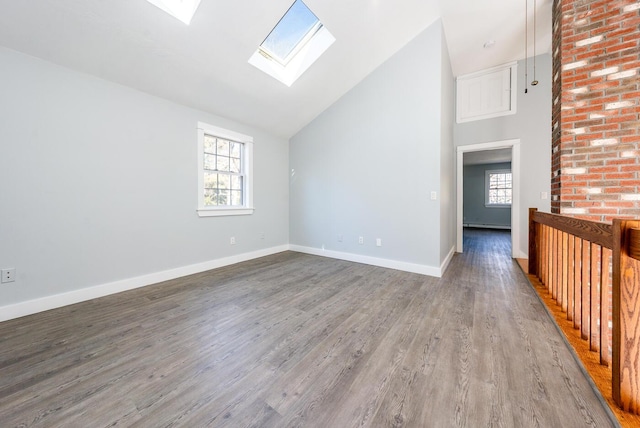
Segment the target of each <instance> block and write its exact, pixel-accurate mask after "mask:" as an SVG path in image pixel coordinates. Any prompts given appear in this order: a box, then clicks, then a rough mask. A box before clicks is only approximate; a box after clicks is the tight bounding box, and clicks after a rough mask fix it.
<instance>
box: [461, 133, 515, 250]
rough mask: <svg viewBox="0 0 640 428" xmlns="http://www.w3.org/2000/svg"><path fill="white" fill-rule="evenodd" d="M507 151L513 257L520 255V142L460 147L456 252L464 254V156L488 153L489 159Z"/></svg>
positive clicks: (511, 141) (510, 141) (512, 141)
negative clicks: (509, 166)
mask: <svg viewBox="0 0 640 428" xmlns="http://www.w3.org/2000/svg"><path fill="white" fill-rule="evenodd" d="M505 149H507V150H510V151H511V173H512V180H513V182H512V192H513V193H512V202H511V256H512V257H514V258H515V257H518V255H519V254H520V231H521V230H522V228H521V224H520V222H521V219H520V195H519V193H520V192H519V189H520V140H519V139H514V140H504V141H495V142H490V143H481V144H472V145H468V146H459V147H458V148H457V158H456V195H457V198H456V199H457V203H456V251H457V252H459V253H462V252H464V241H463V227H464V202H463V201H464V155H465V153H475V152H483V153H484V152H486V154H487V158H491V156H492V155H496V154H498V153H504V151H505Z"/></svg>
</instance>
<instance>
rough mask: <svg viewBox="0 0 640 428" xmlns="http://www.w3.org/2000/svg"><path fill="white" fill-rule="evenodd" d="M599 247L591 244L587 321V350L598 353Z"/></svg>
mask: <svg viewBox="0 0 640 428" xmlns="http://www.w3.org/2000/svg"><path fill="white" fill-rule="evenodd" d="M599 267H600V246H599V245H596V244H593V243H592V244H591V281H590V283H591V284H590V287H591V305H590V308H589V320H590V322H591V327H590V330H591V331H590V333H591V335H590V336H589V349H591V350H592V351H594V352H598V351H600V326H599V325H598V321H599V318H600V271H599Z"/></svg>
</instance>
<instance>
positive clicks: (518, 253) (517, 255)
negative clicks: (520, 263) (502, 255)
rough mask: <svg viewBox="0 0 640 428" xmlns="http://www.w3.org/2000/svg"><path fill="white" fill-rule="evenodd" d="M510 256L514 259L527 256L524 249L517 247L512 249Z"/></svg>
mask: <svg viewBox="0 0 640 428" xmlns="http://www.w3.org/2000/svg"><path fill="white" fill-rule="evenodd" d="M512 257H513V258H514V259H528V258H529V256H528V255H527V253H525V252H524V251H521V250H518V249H516V250H514V251H513V255H512Z"/></svg>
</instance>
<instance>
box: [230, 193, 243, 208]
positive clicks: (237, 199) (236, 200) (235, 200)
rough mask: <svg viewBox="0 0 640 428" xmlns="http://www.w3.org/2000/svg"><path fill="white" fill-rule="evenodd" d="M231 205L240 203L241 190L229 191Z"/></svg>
mask: <svg viewBox="0 0 640 428" xmlns="http://www.w3.org/2000/svg"><path fill="white" fill-rule="evenodd" d="M231 205H242V190H232V191H231Z"/></svg>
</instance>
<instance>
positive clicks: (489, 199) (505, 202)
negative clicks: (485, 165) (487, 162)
mask: <svg viewBox="0 0 640 428" xmlns="http://www.w3.org/2000/svg"><path fill="white" fill-rule="evenodd" d="M512 186H513V176H512V174H511V170H508V169H501V170H488V171H486V172H485V205H486V206H487V207H510V206H511V198H512V190H513V189H512Z"/></svg>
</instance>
